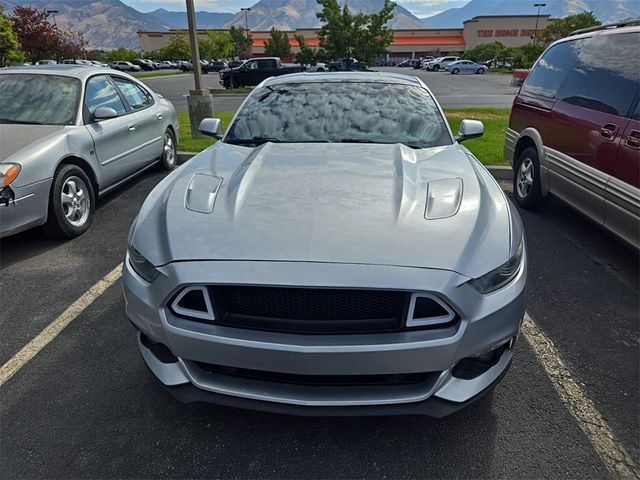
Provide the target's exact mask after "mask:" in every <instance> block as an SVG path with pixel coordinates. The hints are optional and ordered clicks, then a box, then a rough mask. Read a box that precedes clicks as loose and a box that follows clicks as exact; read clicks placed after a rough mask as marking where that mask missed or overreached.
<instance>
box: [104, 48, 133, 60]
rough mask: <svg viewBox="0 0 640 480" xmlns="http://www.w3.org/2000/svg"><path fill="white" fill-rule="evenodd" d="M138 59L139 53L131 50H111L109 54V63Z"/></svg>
mask: <svg viewBox="0 0 640 480" xmlns="http://www.w3.org/2000/svg"><path fill="white" fill-rule="evenodd" d="M135 58H138V52H136V51H135V50H130V49H128V48H124V47H120V48H116V49H115V50H111V51H110V52H109V53H108V54H107V61H109V62H117V61H121V62H130V61H131V60H133V59H135Z"/></svg>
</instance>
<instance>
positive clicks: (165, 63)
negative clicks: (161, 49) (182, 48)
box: [160, 60, 176, 70]
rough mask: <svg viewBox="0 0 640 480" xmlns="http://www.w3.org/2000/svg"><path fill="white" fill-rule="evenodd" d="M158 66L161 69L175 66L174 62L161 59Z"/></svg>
mask: <svg viewBox="0 0 640 480" xmlns="http://www.w3.org/2000/svg"><path fill="white" fill-rule="evenodd" d="M160 68H161V69H163V70H169V69H173V68H176V64H175V63H173V62H170V61H168V60H163V61H162V62H160Z"/></svg>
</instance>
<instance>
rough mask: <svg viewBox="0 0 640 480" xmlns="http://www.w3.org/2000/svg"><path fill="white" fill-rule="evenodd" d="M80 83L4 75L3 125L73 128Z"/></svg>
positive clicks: (0, 87)
mask: <svg viewBox="0 0 640 480" xmlns="http://www.w3.org/2000/svg"><path fill="white" fill-rule="evenodd" d="M79 98H80V81H79V80H78V79H75V78H70V77H63V76H57V75H38V74H1V75H0V123H23V124H33V125H73V124H75V120H76V112H77V108H78V99H79Z"/></svg>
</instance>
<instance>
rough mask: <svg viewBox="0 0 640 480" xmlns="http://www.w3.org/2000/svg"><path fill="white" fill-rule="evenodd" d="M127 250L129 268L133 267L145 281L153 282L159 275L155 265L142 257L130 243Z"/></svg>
mask: <svg viewBox="0 0 640 480" xmlns="http://www.w3.org/2000/svg"><path fill="white" fill-rule="evenodd" d="M127 251H128V253H129V262H130V263H131V268H133V271H134V272H136V273H137V274H138V275H140V276H141V277H142V278H143V279H144V280H146V281H147V282H149V283H151V282H153V281H154V280H155V279H156V278H157V276H158V275H159V272H158V270H156V267H154V266H153V264H152V263H151V262H150V261H149V260H147V259H146V258H144V257H143V256H142V254H141V253H140V252H138V251H137V250H136V249H135V248H133V247H132V246H131V245H129V248H128V249H127Z"/></svg>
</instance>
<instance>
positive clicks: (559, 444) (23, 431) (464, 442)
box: [0, 69, 640, 479]
mask: <svg viewBox="0 0 640 480" xmlns="http://www.w3.org/2000/svg"><path fill="white" fill-rule="evenodd" d="M397 70H399V71H403V72H415V71H408V70H406V69H397ZM422 75H425V78H427V79H428V80H427V83H428V84H429V85H430V86H432V88H433V89H434V91H435V92H436V96H438V98H439V99H440V100H441V101H442V102H443V103H444V104H445V106H447V104H446V101H445V100H444V99H443V98H444V97H445V96H446V95H451V96H456V95H457V94H456V92H457V89H456V88H453V87H451V85H449V86H447V83H449V82H453V81H456V82H458V81H459V79H465V80H462V81H463V82H495V85H494V86H491V87H486V86H487V85H490V83H486V84H478V85H482V86H478V88H477V89H475V90H473V89H469V88H468V87H464V88H463V87H458V88H460V90H461V91H465V93H464V95H466V96H468V97H469V98H471V97H474V96H476V95H474V92H476V93H477V95H482V93H481V92H484V91H485V90H483V89H484V88H485V87H486V88H490V90H487V91H489V92H493V91H495V92H500V91H502V90H501V89H503V88H504V89H505V90H504V91H505V92H510V91H512V90H513V91H515V89H513V87H509V86H508V85H507V84H506V83H505V82H508V80H505V77H504V76H495V78H492V76H490V75H484V76H451V75H447V74H444V73H435V74H432V73H431V72H428V73H427V72H424V73H422ZM451 77H453V78H454V79H455V80H450V79H451ZM205 78H207V81H210V80H211V81H213V80H214V79H215V78H217V76H215V77H214V76H212V75H210V76H208V77H205ZM506 78H507V79H508V77H506ZM429 79H431V80H429ZM436 79H437V80H436ZM152 80H153V81H154V82H157V83H159V84H161V85H165V84H164V83H162V82H165V83H166V82H169V85H171V84H172V83H171V82H188V81H189V80H190V77H188V76H176V77H165V78H158V79H148V80H145V81H147V82H149V84H150V85H151V83H150V82H152ZM429 82H433V83H429ZM437 82H442V83H441V84H437ZM436 85H438V86H437V87H436ZM460 85H463V84H460ZM464 85H470V84H464ZM152 88H154V89H156V90H158V91H159V92H160V93H163V92H162V91H161V90H160V88H159V87H156V86H155V83H154V84H153V85H152ZM162 88H167V87H166V86H165V87H162ZM178 88H182V90H178ZM185 88H189V87H188V86H187V87H185V86H184V85H183V86H179V85H177V84H175V85H174V87H172V89H170V94H172V95H178V93H177V92H180V91H185ZM447 88H449V90H447ZM437 89H440V92H441V95H442V97H440V94H439V93H437V91H438V90H437ZM491 89H493V90H491ZM509 89H510V90H509ZM447 92H449V94H447ZM163 94H164V93H163ZM464 95H462V94H459V95H458V96H460V98H462V97H463V96H464ZM486 95H490V93H486ZM491 95H493V94H491ZM498 95H505V96H506V95H511V96H512V95H513V93H499V94H498ZM166 96H168V97H169V98H171V96H170V95H166ZM181 98H182V97H181ZM486 98H488V97H486ZM508 104H509V105H510V100H509V102H508ZM178 105H179V104H178ZM507 106H508V105H507ZM185 108H186V107H185ZM178 109H180V108H179V106H178ZM228 109H231V108H230V107H228ZM220 110H222V108H220ZM163 176H164V174H162V173H148V174H144V175H142V176H140V177H138V178H137V179H135V180H134V181H133V182H131V183H129V184H128V185H126V186H124V187H122V188H120V189H118V190H116V191H114V192H112V193H111V194H109V195H108V196H106V197H104V198H102V199H101V200H100V201H99V202H98V206H97V211H96V215H95V217H94V222H93V225H92V227H91V229H90V230H89V231H88V232H87V233H86V234H84V235H83V236H81V237H78V238H76V239H73V240H53V239H49V238H46V237H44V236H43V235H42V234H41V233H40V231H39V230H33V231H29V232H25V233H21V234H18V235H15V236H13V237H9V238H6V239H3V240H1V241H0V292H1V299H0V300H1V302H2V315H0V329H1V330H0V331H1V332H2V335H0V364H1V365H2V367H1V369H0V425H1V430H0V465H1V469H2V470H1V471H2V472H3V473H2V475H1V476H2V478H7V479H14V478H15V479H17V478H26V479H32V478H69V479H72V478H73V479H75V478H212V477H218V478H296V479H297V478H354V477H358V478H363V477H366V478H572V479H573V478H575V479H586V478H593V479H603V478H611V479H614V478H636V476H637V472H638V470H637V465H638V463H639V456H640V421H639V418H638V405H639V404H640V386H639V383H638V378H639V374H640V358H639V355H638V348H639V347H640V328H639V322H638V300H639V299H638V292H639V291H640V258H639V256H638V253H637V252H634V251H631V250H630V249H629V248H627V247H626V246H624V245H622V244H620V243H619V242H618V241H616V240H615V239H613V238H612V237H611V236H609V235H608V234H606V233H605V232H603V231H601V230H600V229H599V228H598V227H596V226H594V225H593V224H591V223H590V222H589V221H587V220H585V219H584V218H583V217H581V216H580V215H579V214H577V213H575V212H574V211H573V210H570V209H569V208H568V207H566V206H565V205H563V204H562V203H560V202H559V201H556V200H553V199H552V200H551V201H550V202H549V204H548V205H547V206H546V208H545V209H544V210H543V211H542V212H540V213H531V212H526V211H522V212H521V215H522V219H523V222H524V225H525V230H526V234H527V240H528V254H529V261H530V271H529V284H528V304H527V312H528V315H530V318H531V319H533V321H534V322H535V325H536V326H537V327H536V328H537V330H536V331H537V336H538V337H540V338H543V339H546V340H545V341H546V342H547V343H546V344H545V343H544V342H541V340H540V338H538V339H537V340H536V339H534V340H532V335H531V334H528V335H522V336H521V338H520V340H519V342H518V345H517V348H516V353H515V358H514V363H513V366H512V368H511V370H510V372H509V373H508V374H507V376H506V377H505V378H504V380H503V381H502V382H501V383H500V384H499V385H498V386H497V387H496V389H495V391H494V392H493V394H492V395H491V397H489V398H485V399H482V400H481V401H479V402H478V403H476V404H474V405H472V406H470V407H469V408H467V409H464V410H462V411H460V412H457V413H456V414H454V415H452V416H450V417H447V418H444V419H440V420H434V419H430V418H424V417H416V416H407V417H373V418H308V417H291V416H283V415H276V414H267V413H258V412H252V411H243V410H237V409H233V408H227V407H217V406H210V405H197V404H196V405H187V406H185V405H181V404H178V403H177V402H176V401H175V400H174V399H173V398H172V397H170V396H169V395H168V394H167V393H165V392H164V391H163V390H162V388H161V387H160V386H159V385H158V383H157V381H156V380H155V378H154V377H153V375H152V374H151V373H150V372H148V371H147V368H146V366H145V364H144V362H143V360H142V359H141V357H140V354H139V352H138V347H137V341H136V336H135V330H134V329H133V327H132V326H131V325H130V324H129V322H128V321H127V319H126V316H125V314H124V300H123V297H122V291H121V283H120V281H119V280H116V281H115V282H113V283H112V284H104V283H102V284H101V283H99V281H100V280H101V279H102V278H104V277H105V275H107V274H109V272H112V271H114V268H116V267H117V266H118V265H119V264H120V263H121V262H122V259H123V257H124V253H125V248H126V237H127V232H128V229H129V226H130V224H131V222H132V220H133V218H134V217H135V215H136V214H137V212H138V210H139V208H140V206H141V204H142V202H143V201H144V199H145V197H146V196H147V194H148V193H149V192H150V191H151V190H152V189H153V187H154V186H155V185H157V183H158V182H159V181H160V180H161V179H162V178H163ZM0 208H4V207H0ZM114 278H116V279H117V276H115V277H114ZM95 285H98V288H102V287H100V285H104V288H105V289H104V292H103V293H100V294H95V291H96V289H95V288H93V289H92V287H93V286H95ZM90 289H91V290H90ZM88 291H89V293H91V292H93V294H92V295H90V297H91V300H88V301H87V300H86V298H87V297H86V296H85V293H86V292H88ZM61 318H73V320H72V321H71V322H70V323H69V324H68V326H67V327H66V328H64V329H63V330H61V332H60V333H59V334H58V335H57V336H53V337H51V342H50V343H48V344H46V345H45V346H44V348H42V350H41V351H39V352H38V353H37V354H35V355H34V356H33V358H31V359H30V360H29V361H27V362H26V363H25V364H24V366H23V367H22V368H20V369H19V370H18V371H17V372H16V373H15V374H14V375H12V376H11V377H10V378H5V377H4V375H5V373H4V372H5V366H6V365H7V363H8V362H9V361H10V359H12V358H15V357H14V356H15V355H16V352H19V351H20V350H21V349H22V348H23V347H24V346H25V345H27V344H28V343H29V342H30V340H32V339H33V338H34V337H36V335H38V334H39V332H41V331H42V330H43V329H45V328H46V327H47V326H48V325H50V324H52V322H55V321H58V320H59V319H61ZM528 325H532V324H530V323H528ZM551 342H552V343H551ZM550 345H551V347H550ZM545 348H546V349H547V350H546V352H547V354H548V353H549V352H552V355H551V357H545ZM25 355H26V356H27V357H28V356H29V352H26V353H25ZM559 366H561V367H562V368H559ZM567 392H568V393H567ZM576 392H577V393H576ZM594 412H595V413H596V414H594ZM625 455H626V456H625Z"/></svg>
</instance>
